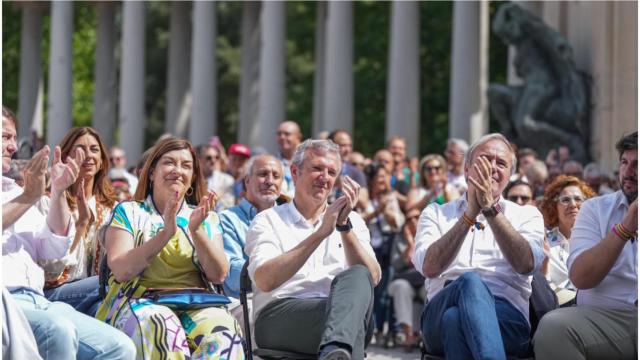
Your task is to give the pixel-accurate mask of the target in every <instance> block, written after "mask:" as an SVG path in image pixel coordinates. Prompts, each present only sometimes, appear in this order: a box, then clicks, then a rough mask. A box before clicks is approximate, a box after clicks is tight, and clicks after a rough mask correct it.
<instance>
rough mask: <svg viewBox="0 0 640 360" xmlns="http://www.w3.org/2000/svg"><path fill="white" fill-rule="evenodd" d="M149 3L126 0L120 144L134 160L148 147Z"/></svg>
mask: <svg viewBox="0 0 640 360" xmlns="http://www.w3.org/2000/svg"><path fill="white" fill-rule="evenodd" d="M144 22H145V3H144V2H134V1H125V2H123V3H122V67H121V71H120V109H119V110H120V113H119V118H120V145H121V146H122V148H123V149H124V150H125V152H126V154H127V159H128V161H129V164H128V165H132V164H134V163H135V162H136V161H137V160H138V158H139V157H140V154H142V151H143V149H144V128H145V122H146V121H145V120H146V118H145V114H144V36H145V34H144V33H145V28H144Z"/></svg>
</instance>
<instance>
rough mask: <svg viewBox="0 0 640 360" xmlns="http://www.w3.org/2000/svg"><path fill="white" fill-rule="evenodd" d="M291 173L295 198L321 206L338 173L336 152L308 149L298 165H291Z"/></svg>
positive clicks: (338, 160)
mask: <svg viewBox="0 0 640 360" xmlns="http://www.w3.org/2000/svg"><path fill="white" fill-rule="evenodd" d="M291 175H292V177H293V182H294V184H295V188H296V193H295V198H296V199H301V201H309V202H312V203H314V205H316V206H321V205H323V204H324V203H325V202H326V201H327V197H328V196H329V193H331V189H333V185H334V184H335V182H336V179H337V178H338V176H339V175H340V159H339V158H338V154H334V153H329V152H323V151H318V150H315V151H314V150H311V149H309V150H307V151H306V153H305V156H304V160H303V162H302V164H301V165H300V167H297V166H296V165H295V164H293V165H291Z"/></svg>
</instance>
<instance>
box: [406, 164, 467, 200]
mask: <svg viewBox="0 0 640 360" xmlns="http://www.w3.org/2000/svg"><path fill="white" fill-rule="evenodd" d="M459 197H460V193H459V192H458V190H457V189H456V188H455V187H454V186H452V185H450V184H448V183H447V162H446V160H445V159H444V158H443V157H442V156H441V155H438V154H429V155H426V156H425V157H423V158H422V160H421V161H420V186H419V187H418V188H416V189H412V190H411V191H410V192H409V194H408V200H407V212H408V211H411V210H413V209H418V210H420V211H422V210H423V209H424V208H425V207H426V206H427V205H429V204H431V203H432V202H436V203H438V204H444V203H446V202H449V201H451V200H454V199H457V198H459Z"/></svg>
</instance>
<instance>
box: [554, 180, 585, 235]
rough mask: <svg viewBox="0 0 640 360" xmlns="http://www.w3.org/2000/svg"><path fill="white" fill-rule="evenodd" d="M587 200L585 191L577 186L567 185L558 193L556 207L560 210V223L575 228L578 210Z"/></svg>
mask: <svg viewBox="0 0 640 360" xmlns="http://www.w3.org/2000/svg"><path fill="white" fill-rule="evenodd" d="M584 200H585V196H584V193H583V192H582V191H581V190H580V188H579V187H577V186H567V187H565V188H564V189H562V191H561V192H560V194H558V198H557V203H556V209H557V210H558V223H559V224H560V226H561V227H564V228H566V229H571V228H573V224H574V223H575V222H576V217H577V216H578V211H579V210H580V207H582V202H583V201H584Z"/></svg>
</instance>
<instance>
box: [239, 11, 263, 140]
mask: <svg viewBox="0 0 640 360" xmlns="http://www.w3.org/2000/svg"><path fill="white" fill-rule="evenodd" d="M260 6H261V4H260V3H259V2H256V1H247V2H245V3H244V4H243V10H242V59H241V69H242V71H241V72H240V119H239V122H240V124H239V125H238V129H239V131H238V141H239V142H241V143H244V144H251V141H252V139H255V138H257V136H258V135H257V134H255V132H254V128H255V124H256V121H257V119H258V80H259V75H258V74H259V72H258V69H259V56H260V26H259V25H260Z"/></svg>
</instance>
